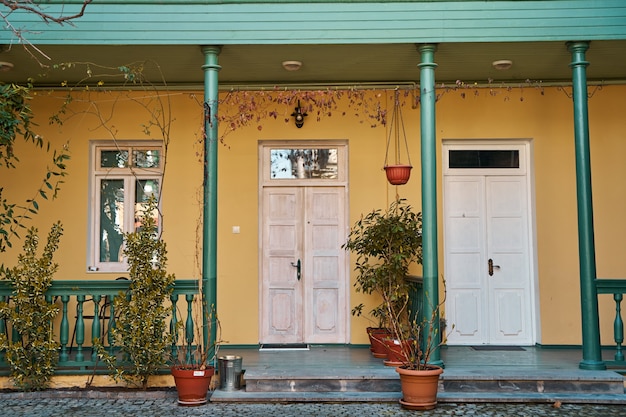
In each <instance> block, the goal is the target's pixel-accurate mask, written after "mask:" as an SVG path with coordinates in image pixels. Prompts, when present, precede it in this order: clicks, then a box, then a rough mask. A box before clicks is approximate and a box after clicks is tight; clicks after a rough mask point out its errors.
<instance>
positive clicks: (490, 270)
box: [487, 258, 500, 277]
mask: <svg viewBox="0 0 626 417" xmlns="http://www.w3.org/2000/svg"><path fill="white" fill-rule="evenodd" d="M487 266H488V267H489V276H490V277H491V276H493V269H494V268H495V269H500V265H494V264H493V259H491V258H489V260H488V261H487Z"/></svg>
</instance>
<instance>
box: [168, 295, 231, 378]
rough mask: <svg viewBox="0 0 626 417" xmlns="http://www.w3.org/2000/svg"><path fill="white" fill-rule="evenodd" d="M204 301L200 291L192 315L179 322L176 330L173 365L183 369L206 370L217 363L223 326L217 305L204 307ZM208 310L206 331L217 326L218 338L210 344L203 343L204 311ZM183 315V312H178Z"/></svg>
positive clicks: (180, 315)
mask: <svg viewBox="0 0 626 417" xmlns="http://www.w3.org/2000/svg"><path fill="white" fill-rule="evenodd" d="M203 305H204V301H203V300H202V293H201V292H200V291H198V294H197V295H196V298H194V302H193V309H192V312H191V316H188V317H187V319H186V320H185V322H180V321H179V322H177V323H176V329H175V330H174V331H175V340H174V344H175V345H176V346H174V345H172V355H171V359H170V361H171V366H172V367H173V368H177V369H181V370H189V369H198V370H204V369H206V368H207V366H210V365H211V364H214V363H215V359H216V358H217V355H218V352H219V347H220V344H221V343H222V341H221V326H220V322H219V320H218V319H217V313H216V312H215V306H212V307H211V309H205V308H203ZM205 311H206V314H207V319H206V320H205V321H206V323H207V326H208V328H207V329H206V333H207V334H209V333H210V330H211V326H217V332H216V334H217V339H216V340H215V342H213V343H210V342H209V343H210V344H209V345H208V346H205V345H204V344H203V342H202V341H203V339H204V333H205V332H203V330H205V329H204V327H203V320H202V318H203V312H205ZM178 317H182V314H180V313H179V314H178Z"/></svg>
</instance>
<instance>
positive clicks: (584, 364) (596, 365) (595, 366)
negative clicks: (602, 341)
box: [578, 360, 606, 371]
mask: <svg viewBox="0 0 626 417" xmlns="http://www.w3.org/2000/svg"><path fill="white" fill-rule="evenodd" d="M578 367H579V368H580V369H584V370H587V371H604V370H605V369H606V364H605V363H604V362H603V361H593V360H582V361H580V363H579V364H578Z"/></svg>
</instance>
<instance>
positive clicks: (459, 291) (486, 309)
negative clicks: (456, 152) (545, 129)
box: [444, 170, 535, 345]
mask: <svg viewBox="0 0 626 417" xmlns="http://www.w3.org/2000/svg"><path fill="white" fill-rule="evenodd" d="M495 171H496V172H497V171H500V172H502V173H506V170H495ZM528 199H529V193H528V184H527V177H526V175H446V176H444V222H445V225H444V247H445V274H444V275H445V278H446V284H447V300H446V317H447V319H448V328H447V334H448V343H449V344H451V345H453V344H460V345H479V344H494V345H528V344H532V343H534V326H533V310H534V304H535V303H534V299H533V293H534V291H533V281H532V277H533V268H532V262H531V258H532V257H531V250H530V244H529V243H530V236H531V234H530V225H529V204H528Z"/></svg>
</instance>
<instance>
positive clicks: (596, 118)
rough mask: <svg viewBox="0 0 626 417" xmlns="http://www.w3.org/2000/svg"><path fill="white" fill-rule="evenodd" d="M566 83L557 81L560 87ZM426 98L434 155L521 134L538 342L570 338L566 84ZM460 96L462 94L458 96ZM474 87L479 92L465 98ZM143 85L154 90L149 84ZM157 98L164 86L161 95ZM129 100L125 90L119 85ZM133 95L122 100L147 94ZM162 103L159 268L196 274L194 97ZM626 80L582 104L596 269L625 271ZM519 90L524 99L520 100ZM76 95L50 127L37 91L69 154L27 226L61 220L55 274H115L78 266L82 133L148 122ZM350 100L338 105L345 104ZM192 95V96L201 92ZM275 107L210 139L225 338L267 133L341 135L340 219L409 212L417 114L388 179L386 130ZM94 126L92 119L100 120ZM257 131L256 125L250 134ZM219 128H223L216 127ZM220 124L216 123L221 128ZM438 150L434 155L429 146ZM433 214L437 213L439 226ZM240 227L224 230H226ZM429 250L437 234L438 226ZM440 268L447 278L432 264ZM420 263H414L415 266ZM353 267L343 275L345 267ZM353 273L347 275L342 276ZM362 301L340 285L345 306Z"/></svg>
mask: <svg viewBox="0 0 626 417" xmlns="http://www.w3.org/2000/svg"><path fill="white" fill-rule="evenodd" d="M566 90H567V89H566ZM439 92H440V93H441V94H440V96H439V100H438V103H437V130H436V132H437V140H438V150H439V151H440V150H441V142H442V140H443V139H488V138H493V139H509V138H514V139H519V138H525V139H526V138H527V139H531V140H532V143H533V149H534V153H533V168H534V197H535V198H534V204H535V208H536V217H535V221H536V243H535V244H536V248H537V253H538V256H537V264H538V284H539V285H538V286H539V292H540V297H539V307H540V314H541V315H540V317H541V333H540V338H539V342H541V343H543V344H579V343H581V337H580V333H581V330H580V309H579V304H580V295H579V284H578V282H579V278H578V261H577V259H578V245H577V217H576V189H575V166H574V141H573V118H572V109H573V104H572V100H571V98H569V97H568V96H567V91H565V92H564V91H561V90H559V89H556V88H545V89H542V90H540V89H536V88H529V87H526V88H524V89H520V88H513V89H512V90H511V91H507V90H506V89H498V90H495V91H494V93H495V94H491V93H490V90H488V89H479V90H474V89H468V90H464V91H448V92H445V91H443V90H441V91H439ZM462 93H465V95H464V97H463V95H462ZM476 93H478V94H476ZM150 94H153V93H150ZM161 94H166V93H161ZM379 94H382V96H381V97H382V99H383V108H385V107H386V108H387V110H388V111H389V112H391V107H389V106H388V104H387V103H388V102H387V101H385V100H384V99H385V96H387V98H390V97H391V93H386V92H375V93H371V94H370V95H369V96H368V98H369V99H372V100H377V99H378V97H377V96H378V95H379ZM131 95H132V94H131ZM146 95H148V94H146V93H135V94H134V95H133V96H134V97H136V98H137V97H139V96H146ZM168 97H169V99H170V100H171V103H172V109H173V116H172V117H173V121H172V123H171V133H170V134H171V143H170V148H169V150H168V155H167V168H166V170H167V171H166V177H165V181H164V190H163V211H164V215H165V217H164V223H163V224H164V238H165V240H166V241H167V243H168V249H169V270H170V272H173V273H175V274H176V276H177V278H199V277H200V272H199V271H200V268H199V260H198V259H197V254H198V253H199V252H198V244H199V243H200V241H201V237H200V234H198V232H197V227H198V222H199V221H200V220H201V197H202V193H201V187H202V157H201V152H202V143H201V139H202V108H201V103H200V102H199V100H198V97H202V93H201V92H195V94H191V93H189V92H173V93H169V96H168ZM625 97H626V87H622V86H610V87H604V88H603V89H601V90H598V91H596V92H595V94H594V95H593V97H592V98H591V99H590V100H589V114H590V132H591V158H592V159H591V162H592V169H593V187H594V188H593V193H594V195H593V196H594V209H595V227H596V249H597V250H596V252H597V266H598V276H599V277H607V278H608V277H623V276H624V275H626V274H625V272H624V271H626V257H624V256H623V255H622V252H623V251H622V248H623V244H622V237H623V236H624V235H625V232H626V230H625V229H626V220H624V218H623V215H622V214H623V213H624V212H626V210H624V209H625V206H626V192H624V185H623V181H622V179H623V178H625V177H626V164H624V163H623V162H622V161H621V159H622V158H623V155H624V154H626V149H624V148H626V141H624V140H623V138H622V136H623V132H625V131H626V121H625V120H624V118H623V116H622V115H621V114H620V113H619V110H620V109H623V108H624V104H625V103H624V101H625V100H626V98H625ZM522 98H523V100H522ZM82 99H83V100H84V101H80V100H76V101H75V102H74V103H73V104H72V110H73V111H75V112H76V114H75V115H74V116H73V117H71V118H70V119H69V120H67V122H66V123H65V124H64V125H63V126H61V127H58V126H49V125H48V122H47V117H48V115H49V114H50V113H51V112H53V111H55V109H57V108H58V107H59V106H60V104H61V101H62V100H61V98H60V97H59V95H49V94H48V93H45V92H42V91H39V92H38V94H37V97H36V99H35V101H34V103H33V104H34V111H35V114H36V121H37V122H38V124H39V126H38V128H37V129H38V131H39V132H41V133H42V134H43V135H44V137H45V139H47V140H50V141H52V142H53V143H54V144H55V145H56V146H60V145H61V144H62V143H64V142H65V141H68V140H69V141H70V148H71V155H72V159H71V160H70V161H69V163H68V172H69V176H68V177H67V178H66V179H65V181H66V183H65V184H64V185H63V188H62V190H61V193H60V196H59V198H58V199H57V200H56V201H53V202H45V203H42V204H41V213H40V214H39V215H37V216H35V219H34V221H33V224H35V225H37V226H38V227H39V228H40V232H41V234H42V235H43V234H45V233H47V230H48V229H49V227H50V225H51V223H52V222H53V221H55V220H57V219H59V220H61V221H62V222H63V224H64V226H65V235H64V236H63V238H62V241H61V247H60V249H59V250H58V252H57V257H56V260H57V262H58V263H59V264H60V269H59V272H58V274H57V276H56V279H100V278H103V279H111V278H114V277H116V276H117V275H119V274H100V273H87V272H86V266H87V252H86V241H87V223H88V220H87V215H88V199H89V196H88V180H89V175H88V174H89V169H88V168H89V158H88V151H89V140H91V139H111V138H112V133H111V131H110V130H107V129H105V128H103V127H102V126H100V122H99V119H98V117H97V116H103V117H108V115H109V114H110V113H111V111H112V110H113V111H114V113H113V117H112V118H111V119H110V120H107V122H106V125H107V126H109V127H111V126H114V136H115V137H116V138H117V139H120V140H122V139H124V140H126V139H146V138H155V139H158V138H160V135H159V132H158V129H155V128H154V127H153V128H152V130H151V134H150V136H146V135H145V134H144V133H143V128H142V126H141V125H142V124H145V123H146V122H147V120H149V115H148V113H147V112H146V109H145V108H144V107H142V106H140V105H137V104H136V103H135V102H133V101H130V100H128V93H127V92H120V93H117V92H114V93H95V92H92V93H90V96H87V95H84V96H83V97H82ZM347 100H348V99H347V98H346V97H344V98H343V99H341V100H340V103H342V104H343V105H344V106H347V103H348V101H347ZM200 101H201V99H200ZM279 109H280V111H281V112H282V114H280V115H279V117H277V118H276V119H275V120H274V119H265V120H263V121H261V122H260V123H258V124H257V123H252V125H251V126H249V127H245V128H241V129H237V130H236V131H234V132H232V133H231V134H229V135H228V136H226V138H225V144H224V145H223V146H220V147H219V167H218V169H219V172H218V175H219V181H220V184H219V191H218V192H219V197H218V198H219V200H218V201H219V208H218V210H219V226H218V284H217V285H218V314H219V316H220V320H221V322H222V328H223V329H222V330H223V339H224V340H226V341H228V342H229V343H231V344H255V343H257V342H258V313H257V312H258V309H259V302H258V298H259V294H258V239H259V234H258V179H257V173H258V155H257V153H258V141H259V140H269V139H316V140H318V139H347V140H348V142H349V184H350V200H349V209H350V221H349V224H350V225H351V224H353V223H354V222H355V221H356V220H357V219H358V218H359V217H360V215H361V214H362V213H367V212H369V211H371V210H372V209H375V208H384V207H386V206H387V205H388V203H389V202H390V201H391V200H392V199H393V198H394V197H395V194H396V192H397V193H399V195H400V196H401V197H404V198H407V199H408V200H409V202H410V203H411V204H412V205H414V206H415V207H416V208H417V209H419V208H420V205H421V204H420V199H421V198H420V192H421V184H420V171H419V160H420V149H419V109H411V106H405V107H403V116H404V124H405V128H406V130H407V134H408V135H409V140H410V143H409V146H410V151H411V160H412V163H413V166H414V167H415V168H414V169H413V174H412V178H411V181H410V182H409V184H407V185H405V186H402V187H397V189H396V187H391V186H389V185H388V184H387V182H386V180H385V177H384V172H383V171H382V166H383V163H384V154H385V146H386V141H387V137H388V127H383V126H380V125H379V126H378V127H376V128H372V127H370V120H369V119H367V117H366V116H364V115H363V114H361V116H360V117H355V116H353V115H352V112H348V113H347V114H346V115H345V116H342V115H341V110H338V111H335V112H334V113H333V115H332V117H323V118H322V119H321V120H320V121H316V117H315V115H314V114H310V115H309V116H308V117H307V118H306V120H305V124H304V127H303V128H301V129H298V128H296V127H295V125H294V124H293V121H292V120H289V122H287V123H286V122H285V120H284V119H285V118H289V114H290V113H291V112H292V111H293V108H291V107H289V108H288V107H283V108H279ZM99 126H100V127H99ZM258 126H260V127H261V128H260V129H259V127H258ZM222 129H223V127H222ZM222 131H223V130H222ZM18 151H23V152H25V153H23V154H22V155H23V156H22V158H21V159H22V161H21V163H20V166H19V168H18V169H17V170H14V171H7V170H3V171H2V174H1V175H2V177H0V186H2V187H4V188H5V193H6V197H7V198H9V199H15V198H20V199H24V198H30V197H32V193H33V192H34V190H36V187H37V186H38V183H37V179H38V178H40V177H41V176H42V174H43V172H44V171H43V169H42V166H45V164H47V159H46V158H43V157H42V155H41V153H39V152H33V151H32V146H30V145H24V144H19V146H18ZM439 155H440V153H439ZM437 163H438V177H439V187H438V198H439V207H440V210H441V199H442V194H441V158H440V157H439V156H438V160H437ZM441 221H442V215H441V211H440V214H439V222H440V231H441ZM233 226H239V227H240V233H239V234H233V233H232V227H233ZM439 245H440V259H441V260H442V259H443V242H442V238H441V234H440V238H439ZM15 246H17V248H14V249H13V250H10V251H8V252H7V253H4V254H1V255H0V256H1V258H0V260H1V261H2V262H5V263H6V264H8V265H12V264H14V263H15V258H16V254H17V253H18V249H19V247H20V246H21V242H16V243H15ZM440 265H441V266H440V273H441V274H444V275H445V271H444V270H443V262H442V261H440ZM418 272H419V270H418ZM353 275H354V274H353ZM353 282H354V276H352V278H351V284H352V283H353ZM363 300H365V301H369V304H370V305H373V300H371V299H369V298H366V297H364V296H363V295H361V294H356V293H354V291H352V295H351V300H350V306H353V305H356V304H358V303H359V302H361V301H363ZM602 300H603V302H602V305H601V309H602V315H601V318H602V333H603V342H604V343H610V342H611V340H610V334H611V332H612V313H613V304H612V301H611V300H610V298H609V297H603V298H602ZM369 324H370V323H369V322H368V321H367V320H366V319H364V318H352V320H351V341H352V343H365V342H366V337H365V332H364V331H363V329H364V327H366V326H367V325H369Z"/></svg>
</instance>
